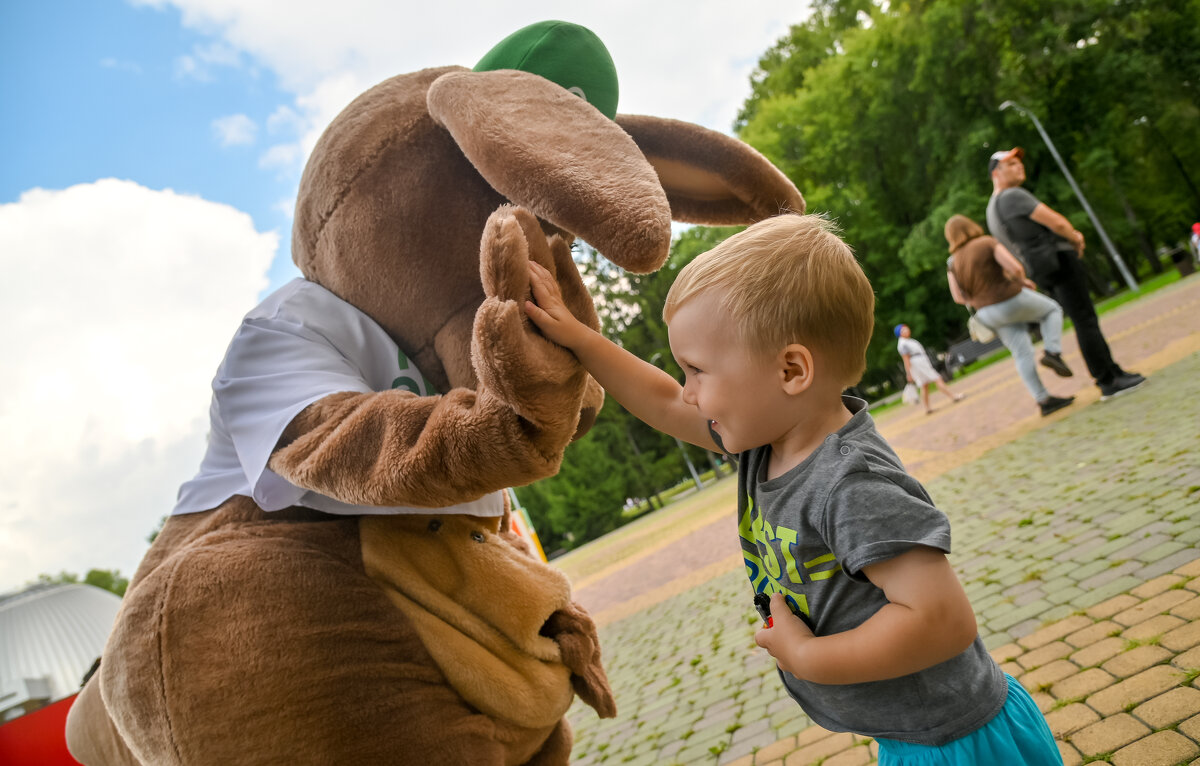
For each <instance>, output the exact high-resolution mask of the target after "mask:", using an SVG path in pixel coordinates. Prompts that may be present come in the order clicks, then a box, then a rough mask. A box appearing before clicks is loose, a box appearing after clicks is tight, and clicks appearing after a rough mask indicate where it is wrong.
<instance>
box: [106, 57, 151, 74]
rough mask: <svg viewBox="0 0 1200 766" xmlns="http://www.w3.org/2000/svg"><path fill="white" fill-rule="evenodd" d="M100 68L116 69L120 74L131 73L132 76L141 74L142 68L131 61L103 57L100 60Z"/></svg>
mask: <svg viewBox="0 0 1200 766" xmlns="http://www.w3.org/2000/svg"><path fill="white" fill-rule="evenodd" d="M100 66H102V67H104V68H105V69H116V70H119V71H122V72H132V73H133V74H141V73H142V68H141V67H140V66H138V65H137V64H136V63H135V62H133V61H122V60H121V59H116V58H113V57H112V56H105V57H104V58H102V59H100Z"/></svg>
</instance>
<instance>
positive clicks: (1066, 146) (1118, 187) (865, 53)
mask: <svg viewBox="0 0 1200 766" xmlns="http://www.w3.org/2000/svg"><path fill="white" fill-rule="evenodd" d="M812 7H813V13H812V15H811V16H810V17H809V18H808V19H807V20H805V21H804V22H803V23H799V24H796V25H795V26H793V27H792V28H791V29H790V31H789V33H788V34H787V35H786V36H784V37H783V38H782V39H780V40H779V41H778V42H777V43H776V44H775V45H774V46H772V47H771V48H770V49H769V50H767V51H765V52H764V53H763V55H762V57H761V59H760V60H759V64H758V68H757V70H756V71H755V73H754V75H753V77H752V79H751V83H750V86H751V87H750V94H749V96H748V97H747V99H746V101H745V103H744V104H743V106H742V109H741V111H740V113H739V115H738V118H737V121H736V123H735V125H734V130H735V131H736V133H737V134H738V135H739V136H740V137H741V138H742V139H743V140H745V141H747V142H748V143H750V144H751V145H752V146H754V147H755V148H757V149H758V150H759V151H761V152H762V153H763V154H764V155H766V156H767V157H768V158H769V159H771V160H772V161H773V162H774V163H775V164H776V165H778V166H779V167H780V169H782V170H783V171H784V172H785V173H786V174H787V175H788V176H789V177H790V178H791V179H792V180H793V181H794V182H795V183H796V185H797V186H798V187H799V188H800V190H801V191H802V192H803V193H804V195H805V198H806V199H807V201H808V207H809V210H810V211H811V212H821V213H824V214H827V215H829V216H831V217H832V218H834V219H836V220H837V222H838V224H839V227H840V228H841V230H842V233H843V235H844V236H845V238H846V240H847V241H848V242H850V243H851V245H852V246H853V247H854V249H855V251H856V253H857V254H858V257H859V259H860V261H861V262H862V264H863V267H864V269H865V270H866V272H867V275H868V277H870V279H871V282H872V284H873V285H874V287H875V291H876V297H877V301H876V327H877V330H876V333H875V336H874V338H873V339H872V342H871V345H870V348H869V349H868V358H867V362H868V368H867V373H866V375H865V377H864V380H863V384H862V387H863V389H864V390H867V391H869V392H870V391H874V392H875V393H876V394H883V393H886V392H887V391H888V390H890V389H891V388H892V387H894V386H896V385H897V384H902V383H903V379H904V377H903V371H902V367H901V366H900V362H899V357H898V356H897V355H896V351H895V345H894V344H895V339H894V338H893V336H892V334H891V331H890V328H891V327H892V326H893V325H895V324H898V323H900V322H904V323H907V324H908V325H910V326H911V327H912V328H913V331H914V334H915V335H916V336H917V337H918V338H920V339H921V340H922V341H923V342H925V343H926V345H927V346H930V347H931V348H932V349H933V350H941V349H944V348H946V347H947V346H948V345H949V344H950V343H952V342H954V341H957V340H961V339H963V338H965V337H966V318H967V317H966V313H965V312H964V311H963V309H962V308H961V307H960V306H957V305H955V304H954V303H953V302H952V301H951V300H950V296H949V292H948V290H947V287H946V278H945V261H946V256H947V253H946V242H945V239H944V238H943V235H942V227H943V225H944V223H945V221H946V219H947V218H949V217H950V216H951V215H953V214H955V213H962V214H964V215H968V216H970V217H972V218H974V219H976V220H977V221H980V222H981V223H982V222H983V219H984V209H985V206H986V204H987V199H988V197H989V195H990V194H991V182H990V180H989V178H988V175H987V172H986V163H987V157H988V156H989V155H990V154H991V153H992V152H994V151H996V150H997V149H1007V148H1010V147H1012V146H1022V147H1024V148H1025V149H1026V152H1027V155H1026V168H1027V170H1028V181H1027V183H1026V187H1027V188H1029V189H1030V190H1031V191H1032V192H1033V193H1034V194H1036V195H1037V196H1038V197H1039V198H1041V199H1042V200H1043V201H1044V202H1046V203H1047V204H1049V205H1050V206H1051V207H1053V208H1054V209H1056V210H1058V211H1059V212H1061V213H1063V214H1064V215H1066V216H1067V217H1068V218H1069V219H1070V220H1071V222H1072V223H1073V224H1074V225H1075V226H1076V227H1077V228H1079V229H1080V230H1082V231H1083V232H1084V233H1085V235H1086V236H1087V239H1088V242H1089V246H1088V251H1087V259H1086V265H1087V267H1088V269H1089V271H1090V273H1091V275H1092V277H1093V284H1094V286H1096V287H1097V288H1099V289H1101V290H1108V289H1111V287H1112V286H1115V285H1116V284H1118V283H1119V278H1118V275H1117V272H1116V271H1115V269H1114V267H1113V264H1112V263H1111V261H1110V258H1109V256H1108V254H1107V253H1106V252H1105V248H1104V247H1103V246H1102V244H1101V240H1100V238H1099V236H1098V235H1097V232H1096V230H1095V229H1094V228H1093V226H1092V224H1091V222H1090V221H1089V220H1088V218H1087V216H1086V214H1085V212H1084V210H1083V208H1082V207H1081V205H1080V203H1079V201H1078V200H1077V198H1076V197H1075V196H1074V194H1073V193H1072V191H1071V189H1070V187H1069V185H1068V184H1067V182H1066V179H1065V178H1064V177H1063V175H1062V173H1061V171H1060V170H1059V169H1058V167H1057V166H1056V164H1055V162H1054V160H1053V158H1052V155H1051V154H1050V152H1049V151H1048V150H1047V148H1046V147H1045V145H1044V144H1043V142H1042V140H1041V138H1040V137H1039V135H1038V133H1037V132H1036V130H1035V128H1034V126H1033V124H1032V123H1031V122H1030V121H1029V120H1028V119H1027V118H1026V117H1024V116H1023V115H1021V114H1020V113H1019V112H1018V111H1016V110H1012V109H1010V110H1008V111H1001V110H1000V109H999V105H1000V104H1001V103H1002V102H1004V101H1008V100H1011V101H1015V102H1017V103H1018V104H1020V105H1021V106H1022V107H1024V108H1025V109H1027V110H1029V111H1030V112H1032V113H1033V114H1035V115H1037V116H1038V118H1039V119H1040V120H1041V122H1042V123H1043V125H1044V127H1045V129H1046V130H1047V132H1048V133H1049V134H1050V136H1051V138H1052V140H1053V141H1054V143H1055V145H1056V147H1057V148H1058V150H1059V152H1060V153H1061V154H1062V156H1063V157H1064V159H1065V161H1066V163H1067V164H1068V166H1069V168H1070V170H1071V172H1072V174H1073V175H1074V177H1075V178H1076V180H1077V181H1078V182H1079V184H1080V186H1081V187H1082V188H1083V190H1084V193H1085V194H1086V196H1087V197H1088V200H1089V201H1090V202H1091V204H1092V207H1093V208H1094V209H1095V210H1096V213H1097V215H1098V217H1099V218H1100V220H1101V222H1102V223H1103V225H1104V227H1105V229H1106V230H1107V232H1108V234H1109V235H1110V236H1111V238H1112V239H1113V241H1114V242H1115V244H1116V247H1117V249H1118V251H1119V252H1120V253H1121V255H1122V256H1123V258H1124V259H1125V261H1126V262H1127V263H1128V264H1129V265H1130V267H1131V268H1133V269H1135V270H1138V271H1139V272H1141V273H1143V274H1144V273H1146V272H1147V271H1150V270H1159V269H1161V268H1163V265H1162V264H1161V263H1160V259H1159V258H1158V256H1157V255H1156V254H1155V251H1156V250H1157V249H1158V248H1159V247H1162V246H1167V247H1173V246H1175V245H1176V244H1177V243H1179V242H1180V241H1181V240H1182V239H1184V237H1185V236H1186V233H1187V231H1188V229H1189V227H1190V225H1191V223H1192V222H1193V221H1196V220H1200V192H1197V190H1196V186H1197V185H1198V184H1200V92H1198V88H1200V46H1197V45H1196V40H1195V30H1196V28H1197V22H1200V0H1155V1H1154V2H1150V0H1004V1H1003V2H1001V1H1000V0H909V1H908V2H884V1H883V0H816V1H815V2H814V3H813V6H812ZM733 231H736V229H702V228H695V229H689V230H687V231H685V232H684V233H683V234H682V235H681V236H680V237H679V238H678V239H677V240H676V241H675V243H674V245H673V247H672V252H671V256H670V259H669V261H668V262H667V264H666V265H665V266H664V267H663V268H662V269H661V270H659V271H658V272H655V273H654V274H646V275H636V274H627V273H625V272H623V271H621V270H620V269H617V268H616V267H614V266H612V265H611V264H609V263H607V262H606V261H604V259H603V258H601V257H599V256H598V255H597V254H595V253H593V252H591V251H590V250H588V249H587V248H582V249H581V252H580V253H579V254H578V259H577V260H578V261H579V262H580V263H581V265H582V266H583V268H584V270H585V273H586V274H587V276H588V279H589V280H590V287H591V289H592V291H593V294H594V295H595V297H596V300H597V306H598V308H599V310H600V314H601V318H602V322H603V329H604V332H605V334H607V335H608V337H610V338H612V339H613V340H614V341H616V342H617V343H619V344H621V345H622V346H624V347H625V348H627V349H629V350H630V351H632V352H633V353H635V354H637V355H638V356H639V357H641V358H643V359H647V360H656V363H657V364H660V365H661V366H662V367H663V369H665V370H667V371H668V372H670V373H671V374H672V375H676V376H678V375H679V374H680V371H679V369H678V368H677V367H676V365H675V362H674V359H673V358H672V357H671V353H670V348H669V345H668V343H667V333H666V327H665V325H664V324H663V322H662V318H661V314H662V305H663V301H664V299H665V297H666V293H667V290H668V289H669V287H670V285H671V283H672V282H673V281H674V279H675V276H676V274H678V273H679V269H680V268H682V267H683V265H685V264H686V263H688V262H689V261H690V260H691V259H692V258H694V257H695V256H696V255H697V254H699V253H700V252H703V251H704V250H707V249H709V248H710V247H712V246H713V245H715V244H716V243H717V242H719V241H721V240H722V239H724V238H725V237H727V236H729V235H730V234H731V233H732V232H733ZM690 454H691V455H692V459H693V462H695V463H696V464H697V465H698V466H701V470H704V468H706V467H707V466H708V460H707V458H706V456H705V455H704V453H703V452H702V451H700V450H695V451H693V452H691V453H690ZM686 476H687V470H686V466H685V465H684V463H683V459H682V457H681V455H680V452H679V448H678V447H677V446H676V445H675V443H674V440H672V439H670V438H669V437H666V436H663V435H662V434H658V433H656V432H654V431H652V430H650V429H649V428H647V427H646V426H645V425H643V424H642V423H640V422H638V421H637V420H636V419H635V418H633V417H632V416H630V415H629V414H628V413H627V412H625V411H624V410H623V409H621V408H620V407H619V406H618V405H617V404H616V403H615V402H613V401H611V400H609V401H607V402H606V403H605V405H604V408H603V410H602V411H601V412H600V415H599V418H598V420H597V423H596V426H595V427H594V428H593V429H592V431H591V432H590V433H589V434H588V435H587V436H585V437H584V438H583V439H582V440H580V441H579V442H578V443H576V444H573V445H572V446H570V447H568V449H567V453H566V458H565V459H564V461H563V467H562V470H561V471H560V473H559V474H558V475H557V476H554V477H552V478H550V479H547V480H544V481H541V482H538V483H537V484H534V485H532V486H530V487H525V488H521V489H520V490H518V495H519V497H520V498H521V499H522V501H523V502H524V503H526V505H527V506H528V508H529V510H530V514H531V516H532V517H533V520H534V523H535V525H536V526H537V528H538V532H539V534H540V535H541V536H542V538H543V541H544V542H545V543H546V548H547V550H554V549H555V548H560V547H568V548H569V547H572V546H575V545H579V544H581V543H583V542H586V541H587V540H590V539H593V538H594V537H596V536H599V535H601V534H604V533H605V532H607V531H609V530H611V529H613V528H615V527H616V526H617V525H619V524H620V523H621V522H622V520H623V517H622V514H621V512H620V506H621V504H622V503H623V501H624V499H625V498H626V497H630V496H633V497H649V498H653V497H654V493H655V491H656V490H657V489H661V488H663V487H666V486H668V485H670V484H673V483H675V482H676V481H678V480H679V479H682V478H684V477H686Z"/></svg>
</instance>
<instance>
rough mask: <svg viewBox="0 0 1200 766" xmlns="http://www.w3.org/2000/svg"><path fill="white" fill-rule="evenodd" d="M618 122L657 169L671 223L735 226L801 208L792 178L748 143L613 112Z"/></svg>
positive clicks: (696, 128) (669, 122)
mask: <svg viewBox="0 0 1200 766" xmlns="http://www.w3.org/2000/svg"><path fill="white" fill-rule="evenodd" d="M617 124H618V125H620V126H621V127H622V128H624V129H625V131H626V132H627V133H629V135H630V136H632V137H633V140H634V141H636V142H637V145H638V148H640V149H641V150H642V152H643V153H644V154H645V156H646V159H648V160H650V164H651V165H653V166H654V169H655V170H656V171H657V172H658V177H659V180H660V181H661V182H662V186H663V188H664V189H665V190H666V192H667V199H669V200H670V201H671V217H672V218H674V219H675V220H676V221H683V222H685V223H699V224H706V225H708V226H734V225H740V224H748V223H753V222H755V221H759V220H762V219H763V218H770V217H771V216H773V215H779V214H780V213H803V212H804V197H802V196H800V192H799V191H797V190H796V187H795V186H794V185H793V184H792V182H791V181H789V180H788V178H787V176H785V175H784V174H783V173H782V172H780V170H779V169H778V168H776V167H775V166H774V165H772V164H771V163H770V162H769V161H767V158H766V157H763V156H762V155H761V154H759V153H758V152H757V151H755V150H754V149H752V148H751V147H750V146H749V145H748V144H745V143H743V142H741V141H738V140H737V139H735V138H730V137H729V136H727V135H725V134H723V133H718V132H716V131H713V130H709V129H707V128H702V127H700V126H699V125H694V124H692V123H690V122H680V121H679V120H667V119H663V118H661V117H646V116H643V115H634V114H618V115H617Z"/></svg>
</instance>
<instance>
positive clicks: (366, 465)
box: [269, 207, 599, 507]
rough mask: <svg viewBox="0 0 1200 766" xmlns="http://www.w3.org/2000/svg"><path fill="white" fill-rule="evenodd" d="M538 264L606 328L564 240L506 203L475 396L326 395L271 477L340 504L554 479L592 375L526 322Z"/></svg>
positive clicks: (402, 501) (426, 501) (294, 429)
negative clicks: (531, 265) (532, 272)
mask: <svg viewBox="0 0 1200 766" xmlns="http://www.w3.org/2000/svg"><path fill="white" fill-rule="evenodd" d="M529 258H534V259H535V260H537V261H538V262H539V263H541V264H542V265H544V266H546V268H548V269H550V270H551V271H552V273H557V274H558V276H559V280H560V282H564V283H565V284H564V285H563V288H564V297H565V298H567V300H568V302H569V305H570V306H571V308H572V310H573V311H575V313H576V315H577V316H579V317H580V319H581V320H582V321H584V322H586V323H587V324H589V325H590V326H592V327H598V326H599V323H598V321H597V319H596V316H595V311H594V309H593V308H592V303H591V299H590V298H589V297H588V295H587V292H586V290H585V289H584V287H583V285H582V283H581V282H580V281H579V275H578V271H577V270H576V268H575V266H574V264H573V263H572V262H571V257H570V252H569V250H568V248H567V246H566V245H565V244H564V243H563V242H562V241H561V240H560V239H558V238H557V237H554V238H553V239H552V240H551V241H550V242H547V240H546V238H545V236H544V235H543V234H542V231H541V228H540V226H539V225H538V223H537V220H536V218H534V216H533V215H532V214H531V213H529V212H528V211H525V210H523V209H521V208H510V207H504V208H501V209H500V210H498V211H496V213H494V214H493V215H492V217H491V218H490V219H489V220H488V225H487V228H486V229H485V231H484V236H483V243H482V247H481V253H480V261H481V276H482V278H483V286H484V292H485V294H486V295H487V298H486V299H485V300H484V302H483V305H481V306H480V307H479V310H478V311H477V312H476V315H475V326H474V333H473V337H472V344H471V359H472V364H473V365H474V368H475V372H476V376H477V378H478V380H479V384H478V387H477V389H476V390H475V391H471V390H468V389H463V388H458V389H454V390H452V391H450V392H449V393H447V394H445V395H442V396H425V397H422V396H416V395H415V394H412V393H409V392H406V391H399V390H392V391H382V392H375V393H366V394H361V393H339V394H333V395H330V396H327V397H325V398H323V399H321V400H319V401H317V402H314V403H313V404H311V405H309V406H308V407H307V408H305V409H304V411H302V412H301V413H300V414H299V415H297V416H296V417H295V418H294V419H293V420H292V422H291V423H290V424H289V426H288V428H287V429H286V430H285V431H284V434H283V437H282V439H281V440H280V446H279V447H278V448H277V449H276V451H275V452H274V453H273V454H272V456H271V460H270V462H269V466H270V468H271V470H273V471H274V472H275V473H277V474H279V475H280V476H282V477H283V478H284V479H286V480H288V481H290V482H291V483H293V484H295V485H297V486H299V487H304V488H306V489H312V490H315V491H317V492H320V493H321V494H324V495H328V496H330V497H334V498H337V499H338V500H341V501H343V502H348V503H354V504H357V505H380V506H387V505H413V506H418V507H442V506H446V505H452V504H455V503H461V502H466V501H469V500H474V499H476V498H478V497H481V496H482V495H484V494H487V493H488V492H492V491H495V490H498V489H503V488H505V487H509V486H517V485H521V484H527V483H529V482H532V481H535V480H537V479H540V478H543V477H546V476H550V475H552V474H553V473H555V472H556V471H557V470H558V466H559V464H560V463H561V461H562V455H563V450H564V449H566V446H567V444H568V443H569V442H570V440H571V437H572V436H573V435H574V433H575V429H576V425H577V424H578V421H579V410H580V403H581V401H582V399H583V395H584V391H585V388H586V387H587V385H588V382H589V378H588V376H587V373H586V372H585V371H584V370H583V368H582V367H581V366H580V365H579V363H578V361H577V360H576V359H575V357H574V356H573V355H572V354H571V353H570V352H568V351H566V350H565V349H563V348H561V347H559V346H557V345H555V344H554V343H551V342H550V341H548V340H546V339H545V338H543V337H541V335H539V334H538V333H537V331H536V329H534V328H533V326H532V325H531V324H530V323H529V321H528V319H527V318H526V317H525V314H524V311H523V310H522V304H523V302H524V300H525V298H526V297H527V295H528V294H529V278H528V271H529V269H528V265H527V263H528V260H529Z"/></svg>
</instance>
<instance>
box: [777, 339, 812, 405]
mask: <svg viewBox="0 0 1200 766" xmlns="http://www.w3.org/2000/svg"><path fill="white" fill-rule="evenodd" d="M779 374H780V383H781V384H782V386H783V391H784V393H786V394H799V393H802V392H804V391H806V390H808V388H809V386H811V385H812V384H813V381H814V380H815V379H816V365H814V364H813V354H812V351H810V350H809V348H808V346H804V345H801V344H799V343H789V344H788V345H786V346H784V347H783V351H781V352H779Z"/></svg>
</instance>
